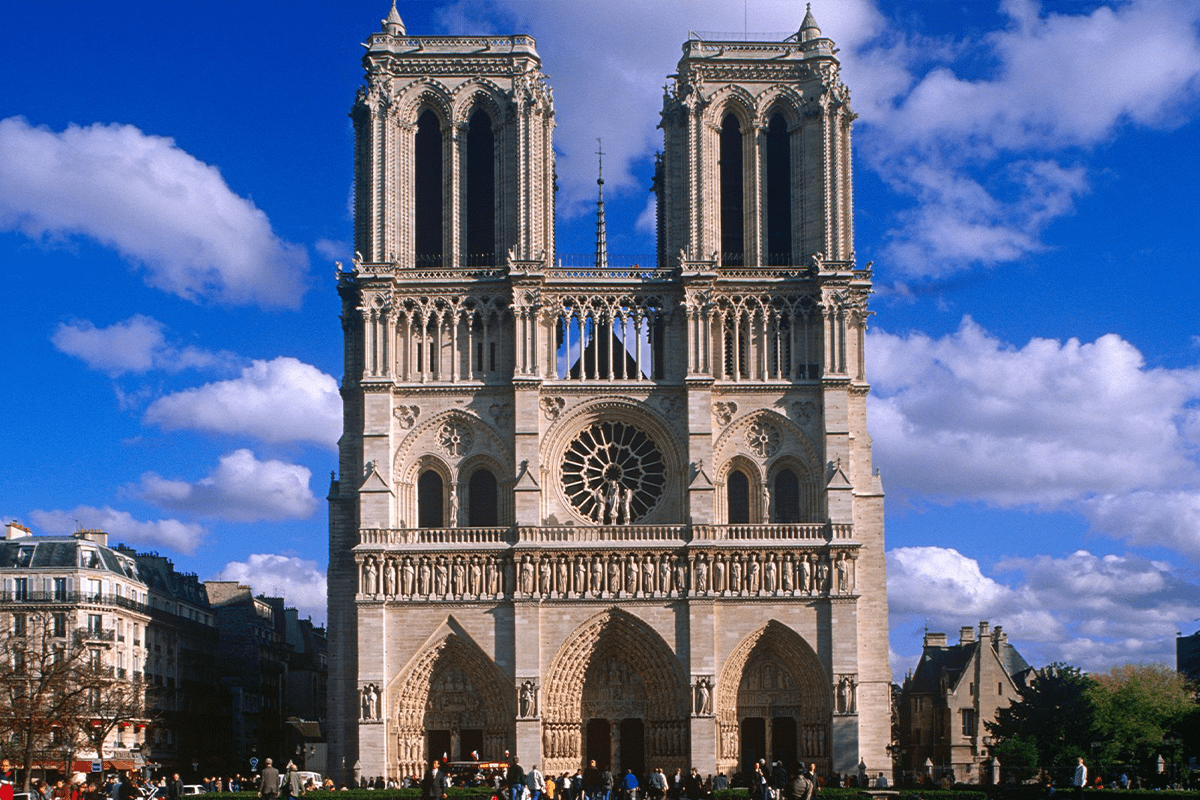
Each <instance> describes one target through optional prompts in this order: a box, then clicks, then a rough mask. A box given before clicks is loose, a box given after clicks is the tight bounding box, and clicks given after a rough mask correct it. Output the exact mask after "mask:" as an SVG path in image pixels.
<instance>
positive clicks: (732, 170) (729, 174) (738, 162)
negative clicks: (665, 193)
mask: <svg viewBox="0 0 1200 800" xmlns="http://www.w3.org/2000/svg"><path fill="white" fill-rule="evenodd" d="M742 193H743V174H742V126H741V123H740V122H738V118H737V117H736V116H735V115H733V114H726V115H725V119H724V120H722V121H721V253H722V256H721V263H723V264H724V265H725V266H728V267H740V266H742V265H743V264H744V263H745V260H746V235H745V217H744V214H743V208H744V201H743V194H742Z"/></svg>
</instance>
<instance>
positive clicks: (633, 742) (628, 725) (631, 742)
mask: <svg viewBox="0 0 1200 800" xmlns="http://www.w3.org/2000/svg"><path fill="white" fill-rule="evenodd" d="M627 769H631V770H633V774H634V775H640V776H642V777H643V778H644V777H646V724H645V723H644V722H642V721H641V720H640V719H624V720H621V775H624V774H625V770H627ZM616 777H617V780H620V776H616Z"/></svg>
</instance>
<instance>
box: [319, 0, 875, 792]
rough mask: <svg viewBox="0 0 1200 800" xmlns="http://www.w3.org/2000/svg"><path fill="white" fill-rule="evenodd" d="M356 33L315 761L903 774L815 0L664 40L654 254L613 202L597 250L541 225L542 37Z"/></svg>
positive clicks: (549, 125)
mask: <svg viewBox="0 0 1200 800" xmlns="http://www.w3.org/2000/svg"><path fill="white" fill-rule="evenodd" d="M365 47H366V54H365V56H364V58H363V63H364V67H365V72H366V85H365V87H364V88H362V89H360V91H359V93H358V97H357V99H356V100H355V102H354V105H353V109H352V112H351V117H352V119H353V122H354V128H355V131H356V149H355V170H356V171H355V199H354V208H355V249H356V251H357V252H356V257H355V260H354V263H353V266H352V268H350V269H340V270H339V274H338V291H339V293H340V296H341V299H342V322H343V329H344V338H345V374H344V377H343V383H342V397H343V400H344V432H343V435H342V438H341V440H340V453H339V469H338V474H337V475H336V476H335V479H334V480H333V481H332V484H331V488H330V494H329V504H330V536H329V628H330V684H329V708H330V721H329V737H330V762H329V763H330V771H331V773H332V774H333V776H334V777H335V779H337V780H346V779H347V778H348V777H350V770H351V769H354V770H355V772H356V773H357V774H361V775H363V776H375V775H384V776H389V777H395V776H402V775H420V774H421V772H422V767H423V762H427V761H428V760H429V759H430V758H433V757H441V756H442V755H443V754H444V755H446V756H447V757H449V758H450V759H460V758H469V757H470V755H469V754H471V753H472V752H477V753H479V755H480V757H481V758H484V759H501V758H503V756H504V754H505V752H511V753H513V754H516V755H518V756H519V757H520V759H521V762H522V763H523V764H526V765H533V764H537V765H539V766H540V768H541V769H542V771H543V772H545V773H559V772H564V771H568V770H571V771H573V770H574V769H575V768H577V767H579V766H580V765H581V764H582V763H585V762H586V760H588V759H593V758H594V759H596V761H597V762H598V763H599V764H601V765H608V766H611V767H612V768H613V769H619V770H624V769H633V770H634V772H636V773H644V772H645V771H646V770H648V769H652V768H654V767H659V766H661V767H663V768H664V769H665V770H668V771H670V770H673V769H674V768H675V767H683V768H685V769H686V768H688V767H690V766H692V765H695V766H696V767H698V768H699V770H700V771H701V773H714V774H715V773H717V772H719V771H723V772H725V773H727V774H728V773H733V772H736V771H739V770H742V769H745V768H746V767H747V766H748V765H749V764H750V763H752V762H753V761H756V760H758V759H759V758H768V759H771V760H783V761H785V762H797V761H801V760H802V761H805V762H809V761H811V762H815V763H816V764H817V765H818V768H819V770H820V771H821V772H823V773H824V774H825V775H827V776H828V775H831V774H833V773H849V772H856V771H857V769H858V765H859V763H860V762H863V763H865V764H866V765H867V767H868V768H869V769H870V770H871V771H872V772H873V773H874V772H877V771H885V772H890V763H891V762H890V757H889V755H888V752H887V746H888V744H889V736H890V691H889V688H890V683H891V678H890V670H889V666H888V658H887V655H888V645H887V633H888V616H887V597H886V590H885V582H886V581H885V565H884V537H883V490H882V485H881V482H880V479H879V476H878V474H877V473H876V471H875V470H874V468H873V466H872V462H871V439H870V436H869V435H868V433H867V426H866V397H867V392H868V384H867V382H866V378H865V364H864V336H865V329H866V321H867V316H868V311H867V297H868V295H869V294H870V291H871V271H870V268H869V265H867V266H861V265H859V264H857V263H856V261H855V256H854V247H853V202H852V191H851V150H850V132H851V123H852V120H853V119H854V113H853V112H852V111H851V109H850V106H849V95H848V91H847V89H846V87H845V86H844V85H843V84H842V82H841V80H840V78H839V64H838V60H837V58H836V57H835V55H834V53H835V49H834V45H833V42H832V41H830V40H829V39H827V38H825V37H824V36H823V35H822V33H821V31H820V29H819V28H818V27H817V25H816V22H815V21H814V20H813V18H812V15H811V13H810V14H807V15H806V16H805V18H804V20H803V23H802V25H801V27H800V29H799V30H798V31H797V32H796V33H795V34H793V35H791V36H787V37H782V36H781V37H780V40H779V41H715V40H710V39H705V38H701V37H694V38H691V39H689V40H688V41H687V42H686V43H684V45H683V54H682V57H681V59H680V61H679V64H678V66H677V69H676V74H675V75H674V76H673V78H672V84H671V85H670V86H669V87H668V89H667V92H666V95H665V97H664V100H663V110H662V120H661V127H662V128H663V131H664V144H663V152H662V154H661V156H660V158H659V160H658V163H657V168H656V179H655V191H656V194H657V203H658V260H657V264H653V265H646V264H642V265H632V264H624V263H619V262H620V261H621V259H620V258H619V257H617V256H611V257H610V256H609V255H608V253H607V248H606V246H605V243H604V228H603V224H602V217H601V218H600V224H599V225H598V236H597V248H596V258H595V263H591V264H587V265H584V266H571V265H564V264H563V263H561V262H560V261H559V259H558V258H557V257H556V252H555V244H554V225H555V216H554V180H555V172H554V150H553V134H554V128H555V116H554V103H553V97H552V94H551V90H550V87H549V85H548V82H547V79H546V76H545V75H544V74H543V72H542V63H541V59H540V57H539V56H538V53H537V50H536V44H535V42H534V40H533V39H532V38H531V37H529V36H525V35H513V36H422V35H415V34H410V33H409V32H408V31H407V30H406V28H405V25H404V22H403V21H402V19H401V17H400V15H399V13H397V11H396V9H395V7H394V6H393V8H392V11H391V13H390V14H389V15H388V17H387V19H385V20H384V22H383V28H382V30H381V31H379V32H377V33H374V34H372V35H371V36H370V37H369V38H368V40H367V42H366V43H365ZM339 765H340V767H339ZM339 768H340V769H342V770H343V772H342V774H341V775H338V769H339Z"/></svg>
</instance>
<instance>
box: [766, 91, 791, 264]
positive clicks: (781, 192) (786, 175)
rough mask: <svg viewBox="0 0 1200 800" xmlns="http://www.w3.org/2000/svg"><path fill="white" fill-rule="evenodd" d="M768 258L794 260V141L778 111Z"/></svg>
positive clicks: (771, 142)
mask: <svg viewBox="0 0 1200 800" xmlns="http://www.w3.org/2000/svg"><path fill="white" fill-rule="evenodd" d="M766 155H767V157H766V164H765V167H766V176H765V177H766V184H767V185H766V189H767V214H766V218H767V219H766V222H767V230H766V241H767V258H766V261H767V263H768V264H770V265H772V266H787V265H790V264H791V263H792V143H791V134H790V132H789V131H788V124H787V120H786V119H785V118H784V116H783V114H780V113H776V114H775V115H774V116H772V117H771V122H770V124H769V125H768V126H767V154H766Z"/></svg>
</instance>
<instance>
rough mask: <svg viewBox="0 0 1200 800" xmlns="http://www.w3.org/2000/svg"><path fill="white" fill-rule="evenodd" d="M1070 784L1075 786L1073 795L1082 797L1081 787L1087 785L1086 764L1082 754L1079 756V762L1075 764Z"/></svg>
mask: <svg viewBox="0 0 1200 800" xmlns="http://www.w3.org/2000/svg"><path fill="white" fill-rule="evenodd" d="M1071 785H1072V786H1074V787H1075V797H1076V798H1082V797H1083V787H1085V786H1087V764H1084V763H1083V756H1080V757H1079V763H1077V764H1076V765H1075V777H1074V778H1073V779H1072V780H1071Z"/></svg>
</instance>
